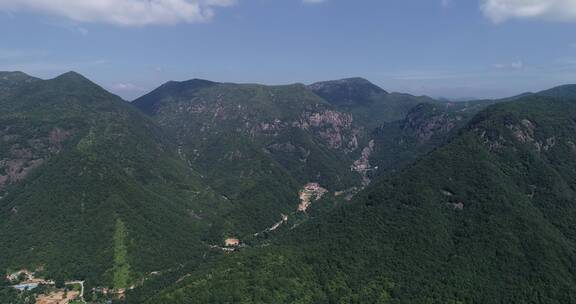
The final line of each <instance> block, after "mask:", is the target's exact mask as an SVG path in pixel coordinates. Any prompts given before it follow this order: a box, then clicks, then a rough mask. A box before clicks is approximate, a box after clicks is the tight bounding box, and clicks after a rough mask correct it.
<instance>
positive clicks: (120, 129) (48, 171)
mask: <svg viewBox="0 0 576 304" xmlns="http://www.w3.org/2000/svg"><path fill="white" fill-rule="evenodd" d="M0 105H1V108H2V109H1V110H0V140H1V141H2V144H1V145H0V196H1V198H0V243H2V244H4V245H3V247H2V255H0V268H1V269H4V270H6V269H12V270H14V269H21V268H31V269H43V271H42V272H43V273H44V274H45V275H46V276H48V277H52V278H62V279H88V281H89V284H103V285H105V286H114V287H116V288H121V287H127V286H129V284H132V283H134V282H135V281H136V280H137V279H139V278H141V277H142V276H144V275H145V274H146V273H148V272H150V271H152V270H158V269H166V268H169V267H174V266H175V265H178V263H181V262H183V261H188V260H190V259H192V258H198V257H200V256H201V254H202V252H203V251H205V250H206V249H207V248H208V246H209V245H210V244H212V243H213V242H218V241H219V240H220V233H219V232H214V231H213V229H217V228H216V227H222V226H224V224H223V223H221V221H220V217H219V214H221V213H225V210H226V208H228V207H229V203H228V202H227V201H226V200H224V199H222V198H221V197H220V196H219V195H217V194H216V193H215V192H214V191H213V190H212V189H210V188H209V187H208V186H207V185H206V184H205V183H204V182H203V181H202V179H201V178H200V176H199V174H198V173H196V172H195V171H194V170H192V169H191V168H190V167H189V166H188V165H187V164H186V162H185V161H183V160H182V159H181V158H180V157H179V155H178V153H177V147H176V146H175V145H173V144H172V143H171V141H170V140H169V137H168V136H166V134H164V133H163V132H162V131H161V130H160V128H158V127H157V126H156V124H155V123H154V122H153V121H152V120H150V119H149V118H147V117H146V116H144V115H143V114H141V113H140V112H139V111H137V110H135V109H133V107H131V106H130V105H129V104H127V103H125V102H124V101H123V100H121V99H120V98H118V97H117V96H115V95H112V94H110V93H108V92H106V91H105V90H103V89H102V88H100V87H99V86H97V85H95V84H94V83H92V82H90V81H89V80H87V79H86V78H84V77H82V76H81V75H79V74H77V73H73V72H70V73H67V74H64V75H61V76H59V77H57V78H55V79H51V80H45V81H44V80H35V81H31V82H29V81H27V80H24V83H20V84H19V85H18V86H17V88H16V89H15V90H13V91H12V92H11V93H10V94H8V95H6V96H2V97H0ZM227 206H228V207H227ZM213 232H214V235H217V236H218V237H214V238H211V233H213ZM168 248H169V250H167V249H168Z"/></svg>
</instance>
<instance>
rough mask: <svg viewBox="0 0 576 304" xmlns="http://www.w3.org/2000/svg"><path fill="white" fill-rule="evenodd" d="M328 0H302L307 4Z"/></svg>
mask: <svg viewBox="0 0 576 304" xmlns="http://www.w3.org/2000/svg"><path fill="white" fill-rule="evenodd" d="M326 1H328V0H302V2H304V3H306V4H318V3H324V2H326Z"/></svg>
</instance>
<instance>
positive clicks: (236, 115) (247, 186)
mask: <svg viewBox="0 0 576 304" xmlns="http://www.w3.org/2000/svg"><path fill="white" fill-rule="evenodd" d="M133 104H134V105H136V106H137V107H138V108H140V109H142V110H143V111H145V112H147V113H148V114H150V115H152V117H153V118H154V119H155V120H156V121H157V122H158V123H159V124H160V125H161V126H162V127H163V128H164V130H166V131H167V132H168V133H170V134H172V135H173V136H174V137H175V138H176V139H177V141H178V144H179V145H180V147H181V153H182V155H183V156H184V157H185V158H186V159H187V160H188V161H190V163H191V164H192V165H193V166H194V167H196V168H198V169H199V170H200V172H201V173H202V174H203V175H204V176H206V180H207V181H208V182H209V183H210V185H212V186H213V187H214V188H215V189H216V190H218V191H219V192H221V193H223V194H224V195H226V197H227V198H229V199H230V200H231V201H232V202H234V203H235V204H237V209H235V210H234V211H233V212H232V213H231V214H230V217H229V218H231V219H233V220H234V222H235V223H236V226H237V229H238V231H237V233H243V234H248V233H249V234H252V233H255V232H258V231H260V230H262V229H263V228H265V227H269V226H271V225H272V224H274V223H276V222H277V221H278V220H279V219H280V218H281V216H280V215H281V214H290V213H293V212H295V211H296V209H297V206H298V204H299V198H298V193H299V191H300V190H301V189H302V187H303V186H304V185H306V184H308V183H311V182H316V183H319V184H320V185H321V186H322V187H324V188H327V189H329V190H330V191H339V190H346V189H349V188H351V187H354V186H356V185H359V184H360V182H361V178H360V175H359V174H358V173H357V172H354V171H351V170H350V167H351V165H352V164H353V162H354V160H355V159H356V158H357V157H359V156H360V155H359V154H360V152H361V148H362V145H363V144H367V143H365V142H364V141H365V137H366V134H365V131H364V129H363V127H362V126H361V125H359V123H357V122H356V121H355V120H354V118H353V117H352V115H350V114H349V113H345V112H341V111H338V110H336V109H335V108H334V107H333V106H332V105H330V104H329V103H327V102H326V101H324V100H323V99H321V98H320V97H318V96H317V95H315V94H313V93H312V92H311V91H309V90H308V89H307V88H306V87H305V86H303V85H287V86H263V85H251V84H228V83H214V82H208V81H204V80H191V81H185V82H169V83H167V84H165V85H163V86H161V87H160V88H158V89H157V90H154V91H153V92H151V93H150V94H147V95H145V96H143V97H141V98H139V99H137V100H135V101H134V102H133Z"/></svg>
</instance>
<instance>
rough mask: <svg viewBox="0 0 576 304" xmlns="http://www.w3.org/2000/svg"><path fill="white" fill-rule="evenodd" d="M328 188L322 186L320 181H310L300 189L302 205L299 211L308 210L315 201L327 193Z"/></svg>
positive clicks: (299, 206)
mask: <svg viewBox="0 0 576 304" xmlns="http://www.w3.org/2000/svg"><path fill="white" fill-rule="evenodd" d="M327 192H328V190H326V189H324V188H322V187H321V186H320V185H319V184H318V183H308V184H306V186H304V188H303V189H302V191H300V205H298V211H300V212H306V210H308V208H309V207H310V205H312V202H313V201H317V200H319V199H321V198H322V196H324V194H326V193H327Z"/></svg>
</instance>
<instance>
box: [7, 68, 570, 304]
mask: <svg viewBox="0 0 576 304" xmlns="http://www.w3.org/2000/svg"><path fill="white" fill-rule="evenodd" d="M2 75H4V76H3V77H0V79H4V80H3V81H4V82H2V81H0V88H2V90H1V92H2V95H1V96H0V104H1V105H2V106H3V108H4V109H5V110H4V111H3V112H0V140H1V141H2V143H3V145H2V146H1V148H0V191H1V195H2V198H1V199H0V226H1V227H2V230H0V241H2V243H3V244H6V246H4V248H3V249H4V252H3V254H2V256H0V266H1V267H2V268H3V269H6V270H8V269H42V271H41V272H40V273H41V276H40V277H42V278H46V279H38V280H36V279H34V278H32V279H29V280H21V282H19V283H20V284H21V286H20V285H18V284H16V283H14V284H10V283H8V281H7V282H6V283H4V285H3V286H5V287H8V288H9V289H8V290H9V291H8V290H6V291H5V292H4V293H2V294H0V296H1V297H5V298H10V299H20V300H22V301H26V299H32V298H34V299H37V300H35V301H36V302H37V303H46V304H48V303H74V301H80V302H86V303H101V302H102V301H108V300H114V301H121V302H125V303H154V304H156V303H188V302H187V301H188V300H186V299H191V298H197V299H198V300H197V301H198V303H206V302H214V303H231V302H237V299H239V298H238V297H245V296H249V297H250V298H246V299H247V300H246V301H247V302H262V301H264V302H274V303H290V302H292V300H293V299H296V298H299V299H306V300H304V302H303V303H324V302H326V303H327V302H330V301H345V302H346V301H352V302H354V300H350V299H351V298H350V297H354V296H359V295H360V296H361V297H375V298H379V299H381V302H382V303H387V301H388V300H389V299H392V298H395V299H398V300H399V301H414V302H415V303H418V302H426V301H432V302H434V301H436V300H438V299H441V301H443V302H450V301H460V300H462V299H464V300H466V302H476V301H488V302H490V299H492V298H490V297H492V296H493V295H494V294H497V293H500V294H501V295H502V296H503V297H504V298H513V297H519V298H522V295H519V294H516V293H515V291H514V290H509V291H503V290H500V289H498V288H497V287H496V286H494V285H491V284H489V283H486V282H484V281H482V279H483V278H484V277H485V276H484V275H478V274H473V273H470V272H469V270H468V269H467V266H466V265H469V263H476V262H474V259H476V258H479V257H480V256H482V258H481V260H483V261H485V263H486V264H483V265H476V267H477V269H482V271H485V274H486V275H488V274H490V275H491V274H493V273H494V267H496V266H495V265H498V267H499V268H500V273H504V274H506V275H508V276H509V277H510V278H511V279H512V278H513V279H514V280H517V282H518V284H520V285H522V284H525V285H528V286H533V284H534V282H532V281H529V280H526V278H525V277H521V276H520V277H519V276H518V275H517V274H518V273H522V272H523V270H521V269H522V265H523V264H522V263H524V264H530V265H533V264H532V263H534V259H535V258H536V257H533V256H531V255H529V253H528V252H524V251H523V250H524V249H522V248H523V246H528V244H530V246H536V247H535V248H540V249H538V250H543V249H542V248H544V247H545V246H547V247H548V248H549V249H550V250H549V251H548V253H547V254H550V255H551V256H553V257H554V259H556V261H557V265H556V266H554V267H556V268H554V267H553V266H550V267H551V268H550V269H548V268H537V269H535V270H534V271H535V272H536V273H538V274H539V275H540V276H543V277H546V278H547V279H548V280H551V281H554V282H556V283H557V284H558V285H557V286H558V289H554V290H552V291H550V292H551V293H554V294H550V293H546V296H549V297H562V296H563V295H562V292H563V291H564V290H571V289H570V288H569V287H568V286H567V285H565V284H564V283H560V282H559V281H558V280H557V277H555V276H554V275H552V274H551V273H552V272H551V271H552V269H558V268H557V267H568V269H569V268H570V267H571V266H570V265H572V260H571V258H570V255H571V252H572V251H571V250H572V249H571V248H572V246H573V245H572V242H573V240H572V238H571V233H572V227H571V225H570V224H569V223H570V221H569V220H564V219H562V216H561V215H562V214H565V215H569V214H571V213H572V212H573V210H572V205H571V204H570V203H569V202H570V201H571V200H572V196H573V189H572V187H571V186H570V185H571V184H570V181H571V178H572V175H573V172H574V171H573V170H572V168H571V164H572V162H571V160H572V156H573V155H575V154H573V153H571V152H570V151H572V152H573V150H574V142H576V139H573V138H572V135H571V134H572V132H571V130H572V128H573V125H572V121H571V117H572V116H571V115H572V114H573V112H572V110H573V105H574V104H573V103H572V100H571V98H572V96H571V95H566V96H565V95H563V94H566V92H571V91H570V90H567V89H566V87H561V88H558V89H557V90H558V91H555V90H554V89H552V90H549V91H545V92H542V93H538V94H530V95H525V96H521V97H517V98H510V99H506V100H485V101H470V102H459V103H455V102H447V101H439V100H433V99H431V98H427V97H415V96H411V95H407V94H399V93H388V92H387V91H384V90H383V89H380V88H378V87H377V86H375V85H373V84H371V83H370V82H368V81H367V80H364V79H360V78H353V79H343V80H339V81H329V82H322V83H316V84H313V85H310V86H306V85H301V84H294V85H285V86H264V85H256V84H232V83H217V82H211V81H206V80H198V79H195V80H190V81H184V82H168V83H166V84H164V85H162V86H161V87H159V88H158V89H156V90H154V91H152V92H150V93H149V94H146V95H144V96H142V97H141V98H138V99H136V100H135V101H133V102H131V103H128V102H125V101H123V100H121V99H120V98H118V97H117V96H114V95H112V94H110V93H108V92H107V91H105V90H104V89H102V88H101V87H99V86H98V85H96V84H94V83H93V82H91V81H90V80H88V79H87V78H85V77H83V76H82V75H80V74H77V73H74V72H70V73H66V74H64V75H61V76H59V77H57V78H54V79H50V80H41V79H38V78H34V77H30V76H27V75H25V74H23V73H5V74H2ZM544 105H545V106H544ZM63 172H65V174H63ZM488 177H489V178H488ZM491 180H497V181H498V182H491ZM479 187H480V188H479ZM480 189H482V190H480ZM550 189H552V190H550ZM551 191H552V192H551ZM553 202H562V204H561V205H554V206H555V207H553V208H551V205H550V204H554V203H553ZM535 214H537V215H538V216H537V217H533V216H535ZM529 215H530V216H529ZM482 221H493V224H494V225H496V226H498V227H499V228H498V230H499V231H504V232H505V233H506V234H504V235H502V234H499V233H497V232H496V231H493V230H491V229H490V228H487V227H486V226H484V225H480V224H479V223H481V222H482ZM510 221H511V222H510ZM531 222H533V224H534V225H533V226H531V227H532V228H531V230H530V233H532V235H534V236H538V237H537V238H536V239H534V238H533V237H532V236H528V235H526V233H528V232H523V231H522V229H518V227H527V225H529V224H528V223H531ZM482 234H485V235H489V236H490V238H488V239H485V238H482V237H481V235H482ZM511 236H514V237H511ZM508 238H512V239H513V240H515V241H514V242H512V243H509V242H510V241H511V239H508ZM407 240H409V241H407ZM431 240H433V241H431ZM472 240H473V241H472ZM477 244H482V246H485V248H493V249H494V250H496V251H490V252H485V250H483V249H480V247H477V246H479V245H477ZM502 244H507V245H502ZM517 244H525V245H517ZM496 248H500V249H501V250H503V251H502V252H501V251H500V249H496ZM552 248H553V250H552ZM518 252H523V253H522V254H524V256H523V258H522V259H517V262H515V263H513V262H511V261H508V263H507V265H506V267H505V266H504V265H502V264H501V263H502V260H501V259H499V258H498V257H500V256H504V257H506V259H508V258H509V257H510V256H511V254H513V253H514V255H516V253H518ZM382 260H385V262H376V261H382ZM369 265H378V266H377V267H370V266H369ZM415 265H419V266H417V267H416V266H415ZM447 265H453V267H450V268H447ZM560 265H562V266H560ZM415 267H416V268H415ZM450 269H451V270H450ZM230 271H232V272H234V273H236V275H233V276H229V275H227V273H229V272H230ZM432 271H437V272H441V273H443V274H444V275H445V277H446V278H447V280H448V281H446V282H428V283H427V282H426V281H425V280H426V278H427V275H428V274H429V273H431V272H432ZM419 273H420V274H422V276H419V275H418V274H419ZM424 274H426V275H424ZM562 276H564V277H566V278H569V277H570V274H568V273H563V274H562ZM462 277H466V278H467V279H466V283H470V284H476V285H478V286H482V288H484V289H485V290H490V292H489V293H486V294H479V293H476V292H474V291H471V290H470V289H467V288H465V286H463V285H462V284H464V282H461V283H459V282H458V280H459V278H462ZM272 278H274V280H272ZM35 280H36V281H35ZM253 280H258V283H254V282H253ZM10 281H14V280H13V279H10ZM410 281H414V282H418V285H417V286H419V287H418V289H414V288H411V287H409V285H407V284H408V283H407V282H410ZM271 282H280V283H279V284H280V285H278V286H272V285H271V284H272V283H271ZM22 284H24V285H22ZM29 284H32V285H29ZM255 284H256V285H255ZM14 285H17V287H16V288H14V287H10V286H14ZM57 285H58V286H60V285H62V286H60V287H62V288H56V289H54V287H53V286H57ZM26 286H29V287H37V286H48V287H49V289H45V288H46V287H43V288H41V289H37V290H39V292H36V293H34V290H29V291H25V290H23V289H25V288H24V287H26ZM67 286H68V287H70V288H72V287H71V286H78V287H77V288H76V289H75V288H72V289H70V290H66V287H67ZM223 286H230V287H223ZM252 286H259V288H262V289H259V290H258V291H249V289H250V288H252ZM376 286H385V288H381V287H378V288H377V287H376ZM18 290H22V291H18ZM216 290H217V291H218V296H217V299H216V298H214V297H215V295H214V293H213V291H216ZM441 290H444V291H441ZM458 290H463V292H460V291H458ZM272 291H274V292H272ZM539 292H544V291H539ZM567 292H572V291H567ZM431 294H437V297H438V298H436V299H431V298H430V297H429V295H431ZM567 297H569V296H568V295H567ZM0 299H1V298H0ZM330 299H331V300H330ZM384 299H386V300H384ZM10 301H14V300H10ZM379 301H380V300H379ZM14 303H18V304H19V303H20V302H14ZM22 303H24V302H22ZM378 303H380V302H378Z"/></svg>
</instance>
